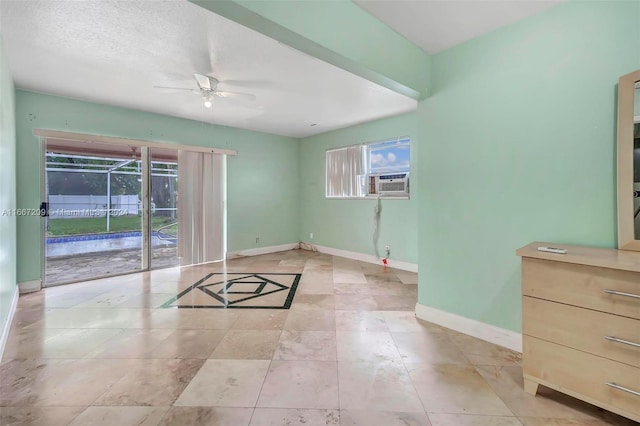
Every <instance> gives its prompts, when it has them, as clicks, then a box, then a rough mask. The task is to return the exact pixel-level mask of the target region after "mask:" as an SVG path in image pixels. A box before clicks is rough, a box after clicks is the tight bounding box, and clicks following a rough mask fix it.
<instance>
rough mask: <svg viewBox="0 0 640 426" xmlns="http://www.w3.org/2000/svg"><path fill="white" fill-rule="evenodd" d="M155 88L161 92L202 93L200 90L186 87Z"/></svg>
mask: <svg viewBox="0 0 640 426" xmlns="http://www.w3.org/2000/svg"><path fill="white" fill-rule="evenodd" d="M153 88H154V89H160V90H166V91H173V90H178V91H187V92H194V93H200V91H199V90H196V89H189V88H186V87H168V86H153Z"/></svg>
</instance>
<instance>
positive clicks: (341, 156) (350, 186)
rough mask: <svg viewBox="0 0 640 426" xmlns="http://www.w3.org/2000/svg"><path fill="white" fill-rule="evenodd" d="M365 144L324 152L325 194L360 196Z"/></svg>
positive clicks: (328, 195)
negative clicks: (325, 168)
mask: <svg viewBox="0 0 640 426" xmlns="http://www.w3.org/2000/svg"><path fill="white" fill-rule="evenodd" d="M365 159H366V146H363V145H356V146H348V147H346V148H340V149H332V150H329V151H327V153H326V167H327V170H326V173H327V176H326V179H327V182H326V185H325V187H326V196H327V197H362V196H364V195H365V193H364V181H363V179H364V177H363V175H364V174H365V173H366V165H365Z"/></svg>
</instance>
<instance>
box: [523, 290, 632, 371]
mask: <svg viewBox="0 0 640 426" xmlns="http://www.w3.org/2000/svg"><path fill="white" fill-rule="evenodd" d="M522 315H523V323H522V324H523V330H522V332H523V334H526V335H528V336H533V337H538V338H540V339H544V340H548V341H550V342H555V343H559V344H561V345H564V346H569V347H571V348H575V349H579V350H581V351H584V352H589V353H591V354H595V355H600V356H602V357H604V358H609V359H611V360H614V361H620V362H624V363H626V364H629V365H632V366H636V367H640V320H637V319H632V318H627V317H622V316H618V315H611V314H606V313H602V312H598V311H592V310H590V309H585V308H577V307H575V306H570V305H564V304H562V303H555V302H549V301H546V300H542V299H536V298H533V297H528V296H525V297H523V298H522ZM607 337H608V338H609V339H607ZM613 338H617V339H619V340H618V341H615V340H613Z"/></svg>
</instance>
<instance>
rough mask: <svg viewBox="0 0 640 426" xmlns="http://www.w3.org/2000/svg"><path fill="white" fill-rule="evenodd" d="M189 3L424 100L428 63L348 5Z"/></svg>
mask: <svg viewBox="0 0 640 426" xmlns="http://www.w3.org/2000/svg"><path fill="white" fill-rule="evenodd" d="M189 1H190V2H191V3H194V4H197V5H198V6H201V7H203V8H205V9H207V10H209V11H211V12H213V13H215V14H217V15H220V16H223V17H225V18H227V19H230V20H232V21H234V22H236V23H238V24H241V25H243V26H245V27H248V28H251V29H252V30H254V31H257V32H259V33H262V34H264V35H266V36H267V37H270V38H272V39H274V40H276V41H278V42H280V43H282V44H284V45H287V46H289V47H292V48H294V49H296V50H298V51H300V52H303V53H306V54H307V55H309V56H312V57H314V58H317V59H320V60H322V61H324V62H327V63H329V64H332V65H334V66H336V67H338V68H341V69H344V70H345V71H348V72H350V73H352V74H355V75H357V76H360V77H362V78H364V79H366V80H369V81H371V82H373V83H376V84H378V85H380V86H383V87H386V88H388V89H390V90H393V91H394V92H397V93H400V94H403V95H405V96H408V97H410V98H413V99H424V98H425V97H426V96H427V92H428V86H429V81H430V75H429V72H430V57H429V56H428V55H427V54H426V53H425V52H424V51H423V50H421V49H420V48H419V47H417V46H416V45H414V44H413V43H411V42H410V41H408V40H407V39H405V38H404V37H402V36H400V35H399V34H398V33H396V32H395V31H393V30H391V29H390V28H389V27H387V26H386V25H384V24H383V23H382V22H380V21H378V20H377V19H376V18H374V17H373V16H371V15H370V14H368V13H367V12H365V11H364V10H363V9H361V8H360V7H358V6H357V5H355V4H354V3H353V2H351V1H347V0H338V1H233V0H189Z"/></svg>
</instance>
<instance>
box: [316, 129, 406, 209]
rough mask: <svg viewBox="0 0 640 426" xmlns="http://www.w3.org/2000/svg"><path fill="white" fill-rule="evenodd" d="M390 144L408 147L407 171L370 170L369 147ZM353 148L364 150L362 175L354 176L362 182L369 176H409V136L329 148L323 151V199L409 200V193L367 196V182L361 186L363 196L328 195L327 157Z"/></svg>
mask: <svg viewBox="0 0 640 426" xmlns="http://www.w3.org/2000/svg"><path fill="white" fill-rule="evenodd" d="M391 142H395V143H396V144H402V145H407V146H408V147H409V166H408V168H407V170H404V169H403V170H387V171H372V170H371V146H374V145H381V144H384V143H391ZM355 147H359V148H361V149H362V148H365V149H364V153H363V157H364V158H363V159H362V161H363V173H362V174H361V175H356V176H364V180H365V181H366V180H367V179H366V177H367V176H369V175H381V174H394V173H408V174H409V176H411V137H410V136H398V137H394V138H386V139H380V140H376V141H371V142H364V143H359V144H352V145H346V146H341V147H336V148H329V149H327V150H325V165H324V172H325V194H324V197H325V199H328V200H366V199H377V198H381V199H389V200H408V199H411V193H410V192H409V193H408V194H407V195H381V196H379V195H376V194H369V192H368V189H367V182H363V184H362V185H363V186H364V195H345V196H340V195H328V192H329V191H328V190H329V186H328V185H329V176H328V175H329V173H328V172H329V170H328V156H329V153H330V152H334V151H340V150H345V149H349V148H355ZM409 191H411V187H410V186H409Z"/></svg>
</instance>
